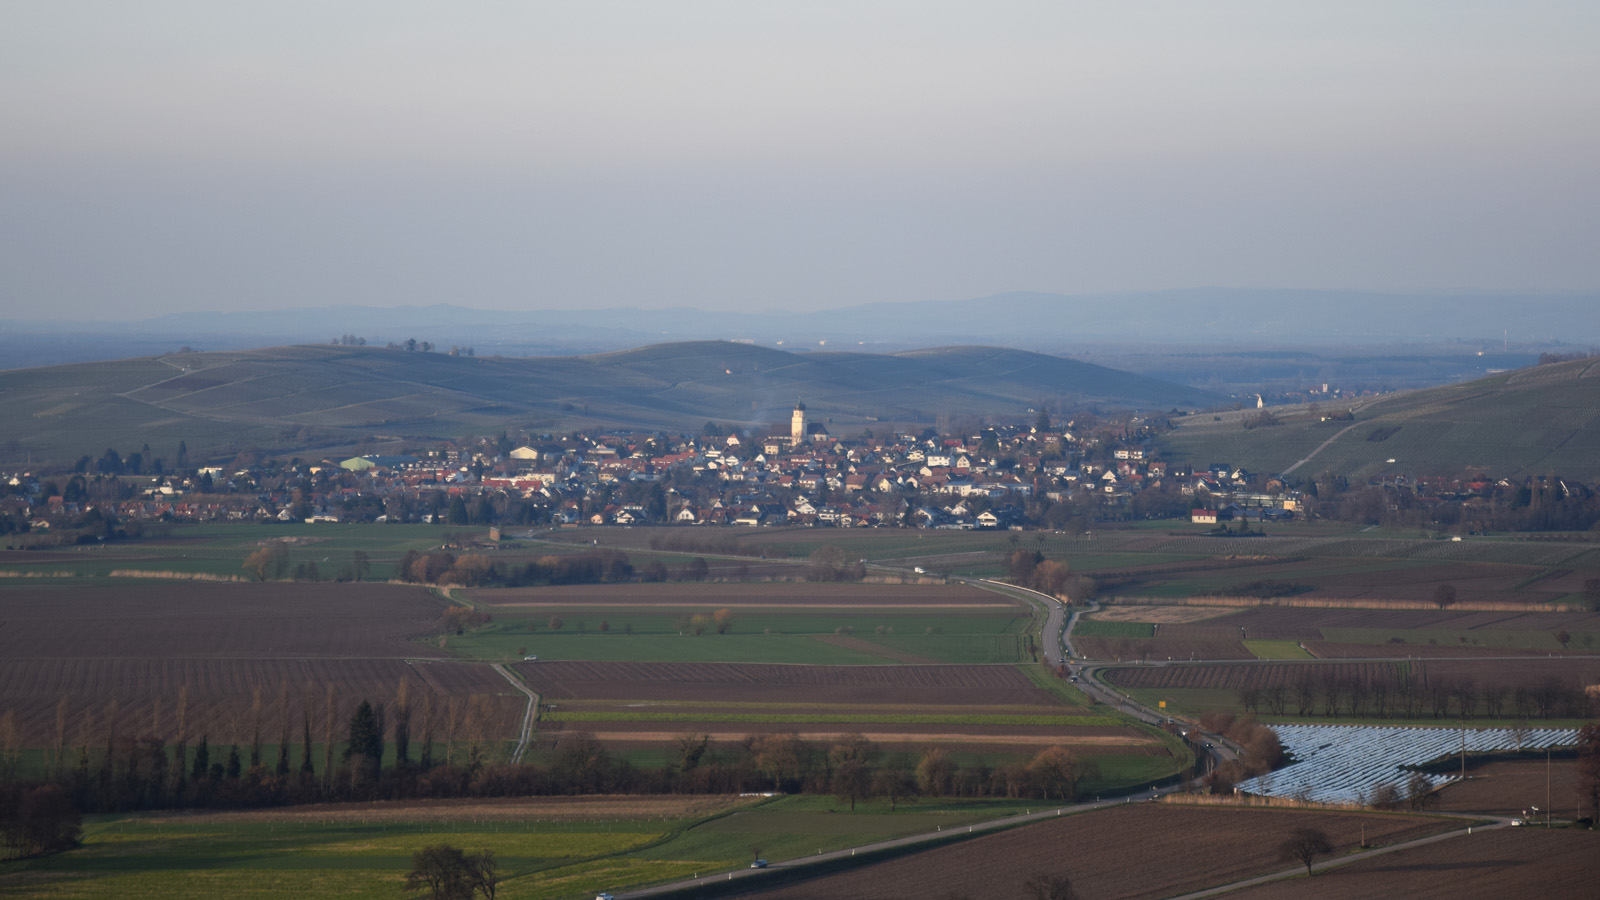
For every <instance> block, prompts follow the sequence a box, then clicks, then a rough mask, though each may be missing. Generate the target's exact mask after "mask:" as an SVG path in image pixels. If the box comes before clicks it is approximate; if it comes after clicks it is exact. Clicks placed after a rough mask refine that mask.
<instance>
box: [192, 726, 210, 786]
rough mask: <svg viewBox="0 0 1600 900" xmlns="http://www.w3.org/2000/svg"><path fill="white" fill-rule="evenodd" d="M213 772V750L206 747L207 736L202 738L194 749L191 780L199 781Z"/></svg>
mask: <svg viewBox="0 0 1600 900" xmlns="http://www.w3.org/2000/svg"><path fill="white" fill-rule="evenodd" d="M209 771H211V748H210V747H207V746H206V738H205V735H201V736H200V743H199V744H196V745H195V748H194V765H193V766H192V767H190V769H189V780H190V781H199V780H200V779H202V778H204V777H206V773H207V772H209Z"/></svg>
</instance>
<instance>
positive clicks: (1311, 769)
mask: <svg viewBox="0 0 1600 900" xmlns="http://www.w3.org/2000/svg"><path fill="white" fill-rule="evenodd" d="M1273 730H1274V731H1276V732H1277V733H1278V740H1279V741H1281V742H1282V743H1283V748H1284V750H1285V752H1287V753H1288V754H1289V755H1290V756H1292V757H1293V758H1294V760H1295V762H1294V763H1292V764H1291V765H1288V766H1286V767H1284V768H1282V769H1279V770H1277V771H1275V772H1268V773H1267V774H1265V775H1261V776H1259V777H1256V778H1251V779H1249V780H1247V781H1242V782H1240V783H1239V785H1238V790H1239V791H1241V792H1243V793H1248V794H1264V795H1267V796H1272V797H1293V798H1296V799H1300V800H1312V801H1316V802H1319V803H1365V802H1367V801H1368V800H1369V799H1370V798H1371V797H1372V796H1373V793H1374V791H1376V790H1377V789H1378V787H1379V786H1380V785H1383V784H1392V785H1394V786H1396V787H1397V788H1400V790H1401V791H1402V792H1404V790H1405V787H1406V782H1407V781H1408V780H1409V779H1410V778H1411V770H1409V769H1407V768H1405V767H1407V766H1420V765H1423V764H1425V763H1430V762H1433V761H1435V760H1438V759H1441V758H1443V757H1447V756H1450V755H1451V754H1455V753H1460V752H1461V747H1462V742H1463V739H1464V740H1465V742H1466V749H1467V752H1468V753H1486V752H1495V751H1512V750H1518V749H1522V750H1543V749H1545V748H1546V747H1565V746H1571V745H1573V744H1576V743H1577V742H1578V732H1577V731H1576V730H1573V729H1563V728H1530V729H1527V730H1525V731H1523V732H1522V733H1521V735H1520V737H1519V735H1518V734H1517V732H1516V730H1514V729H1510V728H1487V729H1469V730H1467V731H1466V732H1465V733H1464V734H1463V732H1462V730H1461V729H1459V728H1404V727H1388V726H1366V725H1275V726H1273ZM1424 777H1425V778H1427V779H1428V783H1429V784H1430V785H1431V786H1435V787H1437V786H1438V785H1441V784H1444V783H1446V782H1449V781H1452V780H1455V779H1454V777H1452V776H1449V775H1425V776H1424Z"/></svg>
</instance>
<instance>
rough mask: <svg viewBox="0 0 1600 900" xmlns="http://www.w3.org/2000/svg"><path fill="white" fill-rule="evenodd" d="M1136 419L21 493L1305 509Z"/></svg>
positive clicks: (490, 442)
mask: <svg viewBox="0 0 1600 900" xmlns="http://www.w3.org/2000/svg"><path fill="white" fill-rule="evenodd" d="M1130 426H1131V427H1130ZM1137 426H1138V423H1137V421H1134V422H1132V423H1129V422H1119V423H1115V424H1114V425H1109V424H1100V423H1097V424H1095V425H1093V426H1090V427H1086V428H1084V429H1082V430H1079V429H1077V428H1076V427H1075V423H1073V422H1069V423H1067V424H1066V425H1065V426H1064V427H1058V428H1048V427H1045V428H1041V427H1019V426H1009V427H996V428H989V429H983V430H981V431H980V432H978V433H976V434H970V435H959V436H951V435H939V434H935V433H933V432H932V430H931V429H930V430H928V431H925V432H923V433H920V434H910V433H897V434H887V435H883V436H881V437H880V436H873V435H871V434H867V435H864V436H860V437H852V438H849V439H842V438H836V437H834V436H832V435H830V434H829V433H828V432H827V429H826V428H825V427H823V426H822V425H821V424H820V423H816V422H812V421H810V420H809V419H808V414H807V412H806V410H805V408H804V406H803V405H801V406H798V407H797V408H796V410H795V412H794V416H793V419H792V422H791V427H790V429H789V431H788V433H786V434H771V435H764V436H763V435H755V436H752V435H748V434H737V433H734V434H711V433H706V434H701V435H697V436H683V435H680V436H676V437H669V436H665V435H661V434H636V435H629V434H595V435H589V434H572V435H566V436H560V437H556V436H544V437H543V438H541V439H537V440H531V441H528V442H526V443H521V444H517V443H514V442H510V441H508V440H506V439H504V438H501V439H485V440H483V441H480V442H477V443H476V444H471V445H465V446H458V445H447V446H439V447H432V448H426V449H417V450H413V451H411V452H409V453H406V454H402V455H364V456H356V457H350V458H346V459H337V460H335V459H328V460H321V461H318V462H313V463H306V462H303V461H302V462H297V463H296V464H293V465H288V466H281V467H276V468H274V467H271V466H246V467H242V468H233V467H226V466H213V467H203V468H200V469H197V470H195V471H194V472H191V473H174V474H170V475H165V476H156V477H148V478H142V479H141V478H125V479H122V481H123V482H124V483H126V484H127V485H128V486H129V487H128V489H127V493H128V494H129V495H128V496H125V497H120V498H116V499H114V500H106V499H104V498H101V499H98V500H93V499H89V498H88V497H86V496H85V494H86V493H89V492H87V491H86V490H85V489H84V488H83V487H81V486H80V487H79V488H78V489H77V490H76V491H73V490H71V489H70V488H71V487H72V486H73V485H72V483H71V482H67V483H65V484H64V483H63V482H64V479H62V478H60V477H58V478H54V479H46V480H44V481H41V480H40V479H37V478H33V477H32V476H27V475H18V476H13V477H12V480H11V483H12V485H13V491H12V492H11V494H10V495H9V496H8V497H7V502H8V503H10V504H12V506H13V507H15V508H16V511H17V512H18V513H19V514H21V515H24V516H26V519H27V521H28V522H29V524H30V525H31V526H32V527H35V528H40V529H48V528H50V527H52V525H53V524H55V523H59V522H63V521H68V520H71V519H72V518H73V517H74V516H75V515H76V516H81V515H82V514H83V513H84V512H85V511H86V510H87V509H88V508H89V507H91V506H96V504H99V505H98V508H100V509H102V510H103V511H105V512H107V513H114V514H115V515H117V516H118V517H119V518H122V519H126V520H133V521H150V520H178V521H219V520H220V521H225V520H251V521H282V522H287V521H311V522H321V521H376V522H385V521H441V520H443V521H450V522H452V523H456V522H460V523H461V524H466V523H467V522H470V523H472V524H480V523H485V524H487V523H493V522H508V523H516V524H549V525H555V526H577V525H620V526H628V525H645V524H651V525H656V524H672V525H684V526H717V525H726V526H763V525H777V524H784V525H812V526H821V527H841V528H845V527H865V526H896V527H914V528H943V529H1004V528H1020V527H1023V526H1024V525H1029V524H1032V525H1038V524H1042V522H1041V520H1040V511H1041V510H1042V509H1046V508H1048V507H1050V506H1053V505H1058V504H1070V505H1071V506H1072V507H1073V508H1075V509H1077V510H1079V511H1080V513H1081V514H1082V515H1084V516H1086V517H1088V518H1091V519H1092V518H1095V517H1099V516H1102V515H1105V514H1106V513H1107V512H1108V511H1111V512H1113V513H1115V512H1117V511H1119V510H1120V511H1122V512H1123V514H1125V512H1126V510H1127V509H1128V507H1129V506H1130V504H1131V503H1133V501H1134V500H1135V498H1137V497H1138V496H1139V495H1140V494H1141V493H1143V492H1146V491H1159V492H1163V493H1164V494H1170V495H1171V496H1172V499H1173V503H1169V504H1167V506H1168V507H1169V508H1175V509H1176V512H1173V513H1169V514H1171V515H1181V514H1182V512H1183V511H1184V510H1190V509H1194V510H1195V512H1193V513H1192V514H1191V517H1192V518H1193V520H1194V521H1196V522H1202V521H1207V520H1205V519H1204V518H1203V516H1204V515H1205V514H1210V515H1214V516H1216V517H1217V518H1216V519H1211V520H1209V521H1211V522H1212V523H1215V521H1218V520H1220V519H1224V518H1233V517H1237V516H1245V515H1257V516H1265V515H1268V514H1269V513H1270V514H1271V515H1283V514H1289V515H1292V514H1293V512H1294V511H1295V510H1296V509H1297V508H1299V496H1298V494H1296V493H1295V492H1293V491H1288V490H1286V489H1285V487H1284V485H1283V484H1282V483H1281V482H1278V481H1276V480H1274V479H1260V478H1257V477H1256V476H1254V475H1252V474H1251V473H1249V472H1245V471H1243V470H1239V469H1234V468H1230V467H1228V466H1212V467H1209V468H1207V469H1203V470H1193V469H1191V468H1190V467H1188V466H1182V465H1172V464H1169V463H1167V462H1166V461H1164V460H1161V459H1158V458H1155V454H1154V453H1153V451H1152V450H1151V449H1150V446H1149V444H1148V442H1147V441H1144V440H1137V438H1139V437H1140V436H1141V435H1142V432H1140V431H1139V429H1138V427H1137ZM711 430H714V429H708V431H711ZM1130 438H1134V439H1130ZM78 477H79V478H82V476H78ZM30 479H31V480H30ZM101 493H102V494H103V493H104V491H103V489H102V491H101ZM458 501H459V502H458ZM463 518H464V519H465V521H461V520H462V519H463Z"/></svg>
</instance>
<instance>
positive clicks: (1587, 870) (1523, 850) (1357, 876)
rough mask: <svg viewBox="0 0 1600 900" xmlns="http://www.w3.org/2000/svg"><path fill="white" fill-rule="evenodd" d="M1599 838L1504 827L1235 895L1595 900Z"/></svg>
mask: <svg viewBox="0 0 1600 900" xmlns="http://www.w3.org/2000/svg"><path fill="white" fill-rule="evenodd" d="M1596 860H1600V834H1596V833H1595V832H1592V831H1564V830H1557V831H1546V830H1545V829H1543V828H1498V829H1495V830H1493V831H1479V832H1477V833H1476V834H1471V835H1465V836H1462V837H1457V838H1451V839H1450V840H1447V841H1440V842H1438V843H1434V844H1427V845H1424V846H1421V847H1416V848H1413V849H1408V850H1397V851H1395V852H1394V853H1391V854H1386V855H1383V856H1378V857H1374V858H1372V859H1369V860H1363V861H1361V862H1357V863H1351V864H1350V865H1348V866H1340V867H1339V868H1336V869H1333V870H1331V871H1328V872H1323V873H1321V874H1319V875H1317V876H1316V877H1315V878H1295V879H1292V880H1289V881H1282V882H1277V883H1274V884H1265V885H1261V886H1259V887H1253V888H1247V889H1245V890H1242V891H1239V892H1237V893H1233V894H1229V895H1228V896H1229V897H1230V898H1238V900H1324V898H1325V900H1393V898H1396V897H1404V898H1406V900H1510V898H1519V897H1537V898H1540V900H1592V898H1593V897H1594V896H1595V894H1596V893H1597V891H1600V882H1597V881H1596V879H1597V877H1600V868H1597V865H1596V862H1595V861H1596Z"/></svg>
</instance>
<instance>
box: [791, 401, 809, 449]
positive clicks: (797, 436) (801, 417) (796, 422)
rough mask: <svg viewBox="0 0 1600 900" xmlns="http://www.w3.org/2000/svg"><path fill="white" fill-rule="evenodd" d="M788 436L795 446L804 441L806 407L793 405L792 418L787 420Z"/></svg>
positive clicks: (799, 404) (800, 404)
mask: <svg viewBox="0 0 1600 900" xmlns="http://www.w3.org/2000/svg"><path fill="white" fill-rule="evenodd" d="M789 436H790V437H791V438H792V439H793V440H794V442H795V444H796V445H798V444H801V443H804V442H805V439H806V405H805V404H804V403H795V405H794V418H792V419H790V420H789Z"/></svg>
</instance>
